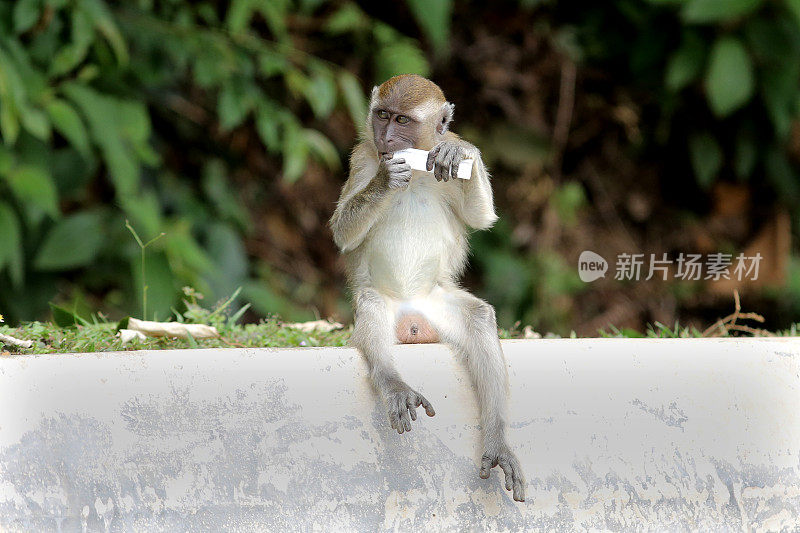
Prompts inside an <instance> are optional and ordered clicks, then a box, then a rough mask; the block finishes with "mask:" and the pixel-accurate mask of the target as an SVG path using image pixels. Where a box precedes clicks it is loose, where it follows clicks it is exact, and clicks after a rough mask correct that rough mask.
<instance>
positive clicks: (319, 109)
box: [303, 67, 336, 118]
mask: <svg viewBox="0 0 800 533" xmlns="http://www.w3.org/2000/svg"><path fill="white" fill-rule="evenodd" d="M303 94H304V95H305V97H306V101H308V104H309V105H310V106H311V109H312V110H313V111H314V116H316V117H317V118H327V117H328V116H329V115H330V114H331V112H332V111H333V108H334V106H335V105H336V81H335V80H334V78H333V75H332V74H331V73H330V71H329V70H328V69H326V68H322V67H319V68H315V69H314V72H313V73H312V75H311V79H310V81H309V83H308V84H306V85H305V87H304V90H303Z"/></svg>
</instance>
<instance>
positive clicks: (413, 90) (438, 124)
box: [367, 74, 454, 156]
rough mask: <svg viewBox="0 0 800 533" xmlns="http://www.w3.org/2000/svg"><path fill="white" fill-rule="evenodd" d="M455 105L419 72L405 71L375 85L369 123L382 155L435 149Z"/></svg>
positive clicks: (450, 118)
mask: <svg viewBox="0 0 800 533" xmlns="http://www.w3.org/2000/svg"><path fill="white" fill-rule="evenodd" d="M453 108H454V106H453V104H451V103H450V102H448V101H447V100H446V99H445V97H444V93H443V92H442V90H441V89H440V88H439V86H438V85H436V84H435V83H433V82H432V81H430V80H428V79H426V78H423V77H422V76H417V75H416V74H401V75H399V76H395V77H393V78H390V79H388V80H386V81H385V82H383V83H382V84H381V85H380V86H378V87H374V88H373V89H372V97H371V98H370V104H369V117H368V118H367V125H368V127H371V128H372V139H373V141H374V143H375V148H376V149H377V150H378V155H380V156H383V155H386V154H390V153H394V152H397V151H398V150H403V149H405V148H417V149H420V150H430V149H432V148H433V147H434V146H435V145H436V143H437V142H438V141H439V140H441V137H442V136H443V135H444V133H445V132H446V131H447V128H448V126H449V125H450V121H451V120H452V119H453Z"/></svg>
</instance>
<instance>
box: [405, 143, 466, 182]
mask: <svg viewBox="0 0 800 533" xmlns="http://www.w3.org/2000/svg"><path fill="white" fill-rule="evenodd" d="M392 157H393V158H396V157H402V158H403V159H405V160H406V163H408V165H409V166H410V167H411V170H419V171H422V172H428V173H430V174H433V170H428V169H427V168H426V167H425V165H426V164H427V163H428V152H426V151H425V150H417V149H416V148H406V149H405V150H400V151H398V152H395V153H394V155H393V156H392ZM474 163H475V160H474V159H464V160H463V161H461V163H459V164H458V174H457V177H459V178H461V179H462V180H468V179H469V178H470V176H471V175H472V165H473V164H474Z"/></svg>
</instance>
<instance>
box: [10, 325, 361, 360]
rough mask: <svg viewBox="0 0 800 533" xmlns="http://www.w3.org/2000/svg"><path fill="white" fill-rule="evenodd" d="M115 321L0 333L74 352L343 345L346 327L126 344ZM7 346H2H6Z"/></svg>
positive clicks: (261, 328)
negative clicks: (117, 333) (118, 335)
mask: <svg viewBox="0 0 800 533" xmlns="http://www.w3.org/2000/svg"><path fill="white" fill-rule="evenodd" d="M116 328H117V324H116V323H113V322H99V323H96V324H88V325H78V326H75V327H68V328H65V327H61V326H58V325H56V324H54V323H52V322H28V323H25V324H23V325H21V326H20V327H18V328H12V327H8V326H0V333H2V334H5V335H10V336H12V337H15V338H17V339H20V340H31V341H33V346H32V347H31V348H30V349H27V350H21V349H18V348H17V349H12V351H14V350H16V352H15V353H26V354H43V353H75V352H108V351H121V350H168V349H176V348H261V347H291V346H297V347H299V346H345V345H346V344H347V340H348V339H349V338H350V328H346V329H342V330H337V331H332V332H329V333H321V332H314V333H305V332H302V331H300V330H297V329H293V328H289V327H286V326H283V325H281V323H280V322H279V321H278V320H276V319H269V320H265V321H262V322H260V323H258V324H246V325H233V326H231V327H224V328H222V329H221V330H220V335H221V336H220V337H219V338H216V339H192V338H189V339H169V338H164V337H161V338H147V339H146V340H143V341H140V340H133V341H131V342H128V343H126V344H122V342H121V341H120V340H119V339H118V338H117V337H116V336H115V335H116ZM9 348H10V347H7V348H6V349H9Z"/></svg>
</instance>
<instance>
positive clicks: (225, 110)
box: [217, 81, 255, 130]
mask: <svg viewBox="0 0 800 533" xmlns="http://www.w3.org/2000/svg"><path fill="white" fill-rule="evenodd" d="M254 103H255V102H254V99H253V98H250V97H249V95H248V94H247V93H246V91H245V89H244V88H243V87H242V86H241V84H240V83H237V82H235V81H232V82H230V83H226V84H225V85H224V86H223V87H222V91H221V92H220V95H219V100H218V102H217V113H219V123H220V127H221V128H222V129H223V130H231V129H233V128H235V127H236V126H238V125H239V124H241V123H242V122H243V121H244V119H245V118H246V117H247V114H248V113H250V110H251V109H252V108H253V104H254Z"/></svg>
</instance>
